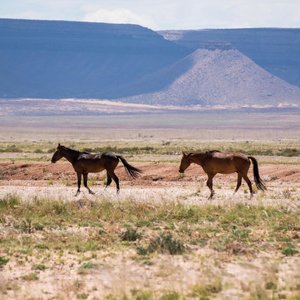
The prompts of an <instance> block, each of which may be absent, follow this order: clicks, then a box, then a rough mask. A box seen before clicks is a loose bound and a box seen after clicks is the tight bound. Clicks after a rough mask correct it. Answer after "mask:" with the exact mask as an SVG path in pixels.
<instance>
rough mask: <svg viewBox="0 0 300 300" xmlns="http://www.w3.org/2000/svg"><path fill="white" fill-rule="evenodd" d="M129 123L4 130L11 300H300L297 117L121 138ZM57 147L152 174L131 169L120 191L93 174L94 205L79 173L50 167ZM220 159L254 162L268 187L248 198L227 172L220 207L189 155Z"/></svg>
mask: <svg viewBox="0 0 300 300" xmlns="http://www.w3.org/2000/svg"><path fill="white" fill-rule="evenodd" d="M201 116H202V115H201ZM198 117H199V116H198ZM114 118H115V119H114ZM125 118H126V117H123V121H124V119H125ZM193 118H196V116H193ZM71 119H72V118H71ZM117 119H118V117H117V116H116V117H112V119H110V123H108V124H109V125H107V127H105V128H104V127H103V124H102V123H101V124H100V125H99V123H97V122H96V121H95V120H96V119H93V118H92V121H91V119H89V121H88V119H87V118H85V119H84V120H79V121H78V123H77V124H76V125H70V124H71V122H70V119H69V118H66V119H65V120H64V121H65V122H67V123H64V121H63V120H62V119H60V118H58V119H55V120H56V121H55V122H54V123H53V124H51V122H50V118H47V117H46V118H45V120H46V121H45V122H43V123H40V119H38V118H20V120H19V122H16V121H15V120H16V119H15V118H11V119H6V120H5V122H4V121H3V120H2V121H0V123H1V122H3V123H1V133H0V139H1V140H0V298H1V299H290V300H292V299H293V300H295V299H300V284H299V283H300V254H299V253H300V156H299V153H300V140H299V138H298V137H299V135H298V133H299V124H298V123H297V122H296V119H297V118H296V116H294V115H292V116H290V117H288V116H285V117H284V116H282V120H283V121H282V122H281V124H277V122H276V120H274V116H269V117H268V120H269V121H270V123H269V126H266V124H265V123H264V121H263V122H260V123H259V122H257V120H256V119H255V118H254V116H253V115H251V116H250V117H249V118H246V117H245V120H246V122H245V123H244V125H243V126H242V125H241V126H236V125H237V124H241V122H240V120H239V121H236V122H237V124H235V123H234V121H233V120H232V119H230V118H226V120H225V119H223V118H222V116H220V115H219V114H217V115H211V116H209V117H208V119H209V121H210V122H211V121H212V120H216V119H217V120H218V121H216V124H217V125H216V126H208V125H207V122H205V120H203V119H202V120H201V124H197V126H196V128H194V127H193V126H192V122H190V123H189V124H186V126H182V128H178V124H177V122H178V116H177V115H176V118H174V116H171V117H169V119H168V120H165V121H164V122H165V124H163V126H154V125H155V124H153V123H151V122H152V121H151V122H150V121H149V120H148V121H147V120H145V121H144V122H143V121H142V120H139V118H137V117H133V119H134V120H135V122H137V123H138V124H139V127H138V128H134V126H132V127H130V126H128V127H126V126H124V127H125V128H124V127H123V128H122V130H119V131H118V129H117V128H116V127H115V126H112V125H111V123H113V120H117ZM183 119H184V118H183ZM241 119H242V118H241ZM57 120H59V121H57ZM73 120H74V119H72V121H73ZM206 121H207V120H206ZM47 122H49V123H47ZM68 122H69V123H68ZM99 122H103V123H105V122H104V121H103V120H101V121H99ZM120 122H121V121H120ZM126 122H127V121H126ZM83 123H84V125H83ZM57 124H65V125H64V126H62V127H60V129H57V128H54V129H53V127H55V126H58V125H57ZM66 124H69V125H68V126H67V125H66ZM126 124H127V123H126ZM141 124H147V126H144V127H143V126H140V125H141ZM166 124H168V126H166ZM176 124H177V125H176ZM245 124H246V125H245ZM276 124H277V125H276ZM37 125H38V126H37ZM275 125H276V126H277V127H276V126H275ZM74 128H76V130H75V129H74ZM75 131H76V134H75ZM120 134H121V135H122V136H121V137H118V135H120ZM58 142H61V143H62V144H65V145H66V146H69V147H73V148H76V149H80V150H85V151H91V152H103V151H107V150H108V151H114V152H118V153H121V154H122V155H123V156H124V157H125V158H126V159H127V160H128V162H130V163H131V164H133V165H134V166H137V167H138V168H140V169H142V170H143V173H142V175H141V176H140V177H139V178H137V179H136V180H133V179H131V178H129V177H128V175H127V174H126V172H125V170H124V168H123V166H122V164H121V163H119V166H118V167H117V169H116V174H117V175H118V176H119V178H120V185H121V191H120V193H119V194H117V193H116V188H115V184H114V183H112V184H111V186H110V187H109V188H107V189H105V182H106V176H105V175H106V174H105V172H101V173H97V174H90V176H89V185H90V188H91V189H92V190H93V191H94V192H95V195H90V194H88V192H87V190H85V188H84V187H82V188H81V193H80V194H79V195H78V196H77V197H75V193H76V189H77V186H76V176H75V173H74V171H73V169H72V166H71V165H70V164H69V163H68V162H67V161H65V160H64V159H62V160H60V161H58V162H57V163H56V164H51V162H50V159H51V156H52V154H53V153H54V151H55V147H56V145H57V143H58ZM212 149H220V150H224V151H242V152H243V153H247V154H249V155H252V156H255V157H256V158H257V160H258V162H259V170H260V174H261V177H262V178H263V180H264V182H265V184H266V186H267V188H268V190H267V191H266V192H261V191H256V194H255V195H254V197H252V198H250V195H249V192H248V188H247V186H246V184H245V182H243V183H242V186H241V188H240V190H239V191H238V192H237V193H236V194H234V193H233V192H234V189H235V186H236V177H237V176H236V174H232V175H217V176H216V178H215V179H214V187H215V191H216V195H215V196H214V198H213V199H211V200H209V199H208V196H209V190H208V188H207V187H206V174H205V173H204V172H203V170H202V169H201V168H200V167H199V166H196V165H192V166H191V167H190V168H188V169H187V170H186V172H185V175H184V176H181V175H179V172H178V168H179V163H180V158H181V151H206V150H212ZM249 177H250V179H251V180H252V182H253V172H252V167H251V168H250V170H249ZM253 184H254V182H253Z"/></svg>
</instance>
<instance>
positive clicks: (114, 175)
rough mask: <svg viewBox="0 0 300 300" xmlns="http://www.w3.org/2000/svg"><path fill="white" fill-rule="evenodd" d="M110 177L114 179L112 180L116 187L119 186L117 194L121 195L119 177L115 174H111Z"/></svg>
mask: <svg viewBox="0 0 300 300" xmlns="http://www.w3.org/2000/svg"><path fill="white" fill-rule="evenodd" d="M110 176H111V177H112V179H113V180H114V182H115V183H116V186H117V193H119V192H120V185H119V178H118V177H117V175H116V174H115V173H114V172H112V173H111V174H110Z"/></svg>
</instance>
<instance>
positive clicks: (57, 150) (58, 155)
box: [51, 144, 63, 163]
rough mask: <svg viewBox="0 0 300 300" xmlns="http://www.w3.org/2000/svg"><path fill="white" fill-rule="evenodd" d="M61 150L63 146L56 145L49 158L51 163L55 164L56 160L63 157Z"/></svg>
mask: <svg viewBox="0 0 300 300" xmlns="http://www.w3.org/2000/svg"><path fill="white" fill-rule="evenodd" d="M62 148H63V146H61V144H58V146H57V148H56V151H55V153H54V154H53V156H52V158H51V162H52V163H56V162H57V161H58V160H60V159H61V158H62V157H63V152H62Z"/></svg>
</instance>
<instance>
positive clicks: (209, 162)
mask: <svg viewBox="0 0 300 300" xmlns="http://www.w3.org/2000/svg"><path fill="white" fill-rule="evenodd" d="M249 166H250V162H249V159H248V157H247V156H246V155H244V154H241V153H228V152H221V151H209V153H207V155H206V158H205V161H204V163H203V165H202V167H203V169H204V170H205V171H206V172H207V173H215V174H216V173H221V174H230V173H234V172H239V171H241V170H243V169H248V168H249Z"/></svg>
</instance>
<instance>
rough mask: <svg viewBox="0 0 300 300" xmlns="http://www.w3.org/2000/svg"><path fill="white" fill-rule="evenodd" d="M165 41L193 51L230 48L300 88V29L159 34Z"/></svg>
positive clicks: (219, 30) (226, 30)
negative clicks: (218, 47) (217, 46)
mask: <svg viewBox="0 0 300 300" xmlns="http://www.w3.org/2000/svg"><path fill="white" fill-rule="evenodd" d="M159 33H160V34H162V35H163V36H164V37H165V38H166V39H167V40H170V41H173V42H176V43H177V44H179V45H183V46H185V47H188V48H190V49H191V50H196V49H198V48H206V49H207V48H211V47H212V46H213V45H215V44H218V43H219V44H223V45H224V44H227V45H228V44H230V45H231V46H232V47H233V48H236V49H238V50H239V51H240V52H242V53H243V54H244V55H246V56H248V57H249V58H251V59H252V60H253V61H254V62H255V63H256V64H258V65H259V66H261V67H262V68H264V69H265V70H267V71H268V72H270V73H271V74H273V75H275V76H278V77H279V78H281V79H283V80H285V81H287V82H289V83H290V84H294V85H297V86H299V87H300V55H299V53H300V29H285V28H245V29H206V30H166V31H160V32H159Z"/></svg>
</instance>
